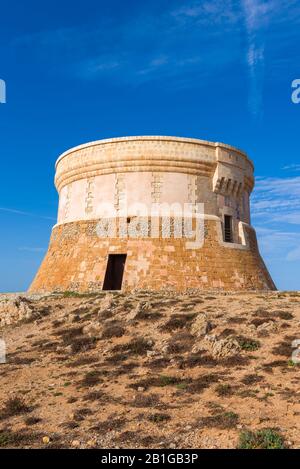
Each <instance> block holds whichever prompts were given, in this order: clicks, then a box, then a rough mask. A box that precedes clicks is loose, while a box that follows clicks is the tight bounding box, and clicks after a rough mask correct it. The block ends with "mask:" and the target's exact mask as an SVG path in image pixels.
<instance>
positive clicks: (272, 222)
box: [252, 176, 300, 261]
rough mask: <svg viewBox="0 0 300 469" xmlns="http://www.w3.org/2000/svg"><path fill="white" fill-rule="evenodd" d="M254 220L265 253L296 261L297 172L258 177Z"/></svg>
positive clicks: (298, 242)
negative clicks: (275, 176) (293, 175)
mask: <svg viewBox="0 0 300 469" xmlns="http://www.w3.org/2000/svg"><path fill="white" fill-rule="evenodd" d="M252 216H253V223H254V225H255V226H256V228H257V233H258V237H259V240H260V246H261V249H262V250H263V252H264V254H265V255H267V256H269V255H270V256H272V258H275V257H276V258H280V259H282V260H283V261H296V260H298V257H297V256H298V255H299V252H300V250H299V245H300V231H299V225H300V176H296V177H282V178H279V177H278V178H264V177H260V178H257V182H256V188H255V190H254V194H253V197H252Z"/></svg>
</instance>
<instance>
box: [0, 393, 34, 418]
mask: <svg viewBox="0 0 300 469" xmlns="http://www.w3.org/2000/svg"><path fill="white" fill-rule="evenodd" d="M31 411H32V407H29V406H28V405H27V404H26V403H25V401H24V399H23V398H20V397H12V398H10V399H8V401H6V403H5V405H4V408H3V410H2V413H1V418H8V417H13V416H15V415H20V414H25V413H27V412H31Z"/></svg>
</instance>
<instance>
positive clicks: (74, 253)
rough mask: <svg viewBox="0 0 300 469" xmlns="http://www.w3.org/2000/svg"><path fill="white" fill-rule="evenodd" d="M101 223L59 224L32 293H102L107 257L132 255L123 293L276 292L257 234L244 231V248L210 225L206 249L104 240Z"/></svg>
mask: <svg viewBox="0 0 300 469" xmlns="http://www.w3.org/2000/svg"><path fill="white" fill-rule="evenodd" d="M96 223H97V222H96V221H81V222H74V223H67V224H63V225H58V226H56V227H55V228H54V229H53V232H52V236H51V241H50V246H49V250H48V253H47V255H46V257H45V259H44V261H43V263H42V265H41V267H40V269H39V272H38V274H37V276H36V278H35V279H34V281H33V283H32V285H31V287H30V291H31V292H49V291H62V290H73V291H95V290H101V289H102V285H103V280H104V275H105V271H106V266H107V259H108V254H127V260H126V265H125V271H124V277H123V285H122V289H123V290H125V291H126V290H132V289H134V288H138V289H150V290H165V289H170V290H177V291H186V290H189V289H204V290H216V289H221V290H272V289H275V285H274V283H273V281H272V279H271V277H270V275H269V273H268V271H267V269H266V267H265V265H264V262H263V260H262V259H261V257H260V254H259V251H258V247H257V242H256V235H255V231H254V230H253V229H252V228H251V227H250V226H246V227H245V233H244V234H245V238H246V243H245V245H242V244H241V245H240V246H237V245H236V244H231V243H222V242H220V230H219V226H218V222H217V221H214V220H206V221H205V241H204V245H203V247H202V248H199V249H186V241H187V240H186V239H184V238H181V239H174V238H162V237H160V238H140V239H137V238H135V239H130V238H123V239H122V238H99V237H98V236H97V234H96Z"/></svg>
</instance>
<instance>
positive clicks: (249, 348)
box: [236, 336, 260, 352]
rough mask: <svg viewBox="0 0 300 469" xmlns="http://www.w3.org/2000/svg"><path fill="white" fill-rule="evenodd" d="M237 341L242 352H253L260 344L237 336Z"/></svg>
mask: <svg viewBox="0 0 300 469" xmlns="http://www.w3.org/2000/svg"><path fill="white" fill-rule="evenodd" d="M236 339H237V341H238V343H239V346H240V347H241V349H242V350H245V351H246V352H253V351H255V350H257V349H258V348H259V347H260V343H259V342H258V341H257V340H254V339H249V338H248V337H244V336H238V337H237V338H236Z"/></svg>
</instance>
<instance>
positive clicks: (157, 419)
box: [148, 413, 171, 423]
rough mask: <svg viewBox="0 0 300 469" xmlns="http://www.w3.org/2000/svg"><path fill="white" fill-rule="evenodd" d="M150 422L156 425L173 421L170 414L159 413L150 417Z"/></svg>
mask: <svg viewBox="0 0 300 469" xmlns="http://www.w3.org/2000/svg"><path fill="white" fill-rule="evenodd" d="M148 420H149V421H150V422H154V423H161V422H168V421H169V420H171V417H170V415H168V414H160V413H157V414H151V415H149V417H148Z"/></svg>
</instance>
